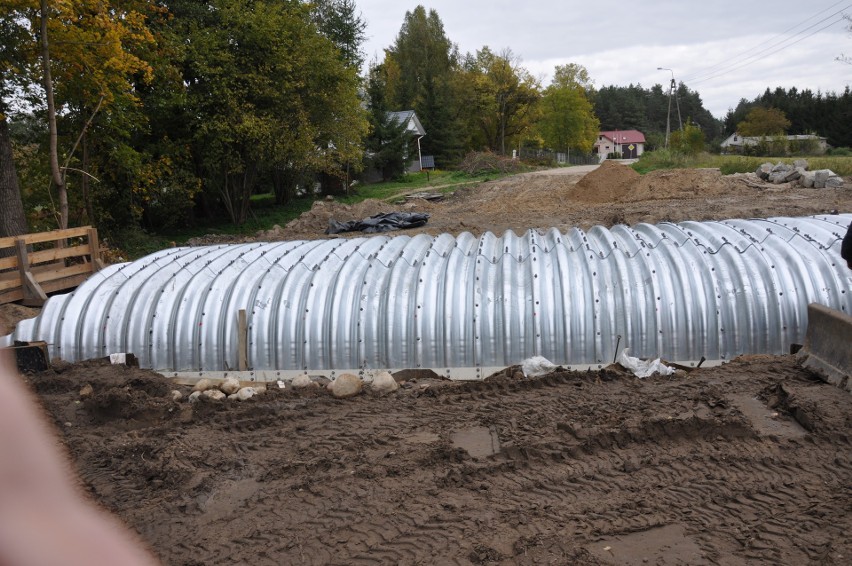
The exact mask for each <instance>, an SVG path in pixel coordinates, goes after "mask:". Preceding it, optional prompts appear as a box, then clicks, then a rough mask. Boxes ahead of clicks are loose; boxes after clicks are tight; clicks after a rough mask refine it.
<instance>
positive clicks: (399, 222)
mask: <svg viewBox="0 0 852 566" xmlns="http://www.w3.org/2000/svg"><path fill="white" fill-rule="evenodd" d="M428 220H429V215H428V214H426V213H425V212H384V213H382V214H376V215H375V216H371V217H369V218H364V219H363V220H351V221H349V222H338V221H336V220H334V219H333V218H332V219H329V221H328V228H326V229H325V233H326V234H339V233H340V232H365V233H367V234H375V233H377V232H391V231H393V230H404V229H406V228H418V227H420V226H423V225H424V224H426V222H427V221H428Z"/></svg>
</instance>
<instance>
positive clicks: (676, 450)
mask: <svg viewBox="0 0 852 566" xmlns="http://www.w3.org/2000/svg"><path fill="white" fill-rule="evenodd" d="M29 382H30V384H31V386H32V388H33V389H34V390H35V391H37V393H38V396H39V398H40V399H41V401H42V402H43V404H44V406H45V407H46V409H47V412H48V415H49V417H50V419H51V420H52V421H53V422H54V423H55V424H56V427H57V428H58V430H59V431H60V432H59V434H60V436H61V438H62V441H63V443H64V445H65V446H66V447H67V449H68V451H69V452H70V453H71V456H72V460H73V462H74V467H75V468H76V470H77V471H78V472H79V474H80V477H81V480H82V482H83V484H84V486H85V488H86V489H87V490H88V491H89V492H90V493H91V494H92V496H93V497H94V498H95V500H97V501H98V502H100V503H101V504H102V505H103V506H104V507H106V508H107V509H109V510H111V511H113V512H115V513H116V514H117V515H118V516H120V517H121V518H122V519H124V520H125V521H126V522H127V523H128V524H129V525H130V526H131V527H132V528H134V529H135V530H137V531H138V532H139V533H140V534H141V536H142V537H143V539H144V540H145V541H146V542H147V543H148V544H149V545H150V547H151V548H152V549H153V551H154V552H155V553H156V554H157V555H158V556H159V557H160V558H161V559H162V561H163V562H164V563H166V564H187V565H202V564H204V565H206V564H270V565H277V564H375V563H380V564H581V565H582V564H640V565H644V564H773V565H774V564H848V563H849V560H850V556H852V542H850V539H849V537H848V533H849V532H850V528H852V519H850V514H849V506H850V495H852V494H850V486H852V451H850V439H849V427H850V415H852V396H850V395H849V394H848V393H845V392H843V391H841V390H839V389H836V388H834V387H832V386H829V385H826V384H823V383H822V382H819V381H816V380H815V379H814V378H813V377H812V376H811V375H810V374H809V373H808V372H807V371H805V370H802V369H801V368H799V367H797V366H796V364H795V361H794V360H793V359H792V358H791V357H751V358H743V359H737V360H734V361H733V362H731V363H729V364H727V365H725V366H723V367H719V368H708V369H700V370H695V371H693V372H692V373H690V374H688V375H687V374H681V375H675V376H672V377H665V378H661V377H656V378H648V379H645V380H639V379H637V378H634V377H632V376H630V375H627V374H625V373H622V372H619V371H618V370H617V369H616V368H609V369H605V370H603V371H601V372H588V373H569V372H557V373H554V374H551V375H549V376H546V377H543V378H538V379H530V380H517V379H511V378H506V377H497V378H491V379H490V380H488V381H486V382H479V383H451V382H437V381H431V382H430V381H418V380H412V381H408V382H406V383H404V385H403V388H402V389H400V390H399V391H398V392H396V393H392V394H390V395H389V396H385V397H378V396H374V395H371V394H369V393H366V394H363V395H361V396H359V397H356V398H354V399H349V400H336V399H334V398H332V397H330V396H329V395H327V394H326V393H325V391H324V390H319V389H315V390H299V391H297V390H290V389H287V390H278V389H270V390H269V391H267V392H266V393H263V394H261V395H259V396H257V397H255V398H253V399H251V400H249V401H247V402H244V403H239V402H236V401H229V402H203V401H202V402H199V403H197V404H195V405H190V404H189V403H188V402H186V401H179V402H173V401H171V398H170V397H169V390H170V389H171V388H172V386H171V385H170V384H169V383H168V382H167V381H166V380H165V379H164V378H162V377H159V376H157V375H155V374H150V373H148V372H145V371H142V370H134V369H129V368H116V367H114V366H103V365H99V364H97V363H88V364H78V365H75V366H70V367H65V368H61V367H60V368H58V371H51V372H47V373H44V374H40V375H35V376H30V377H29ZM86 383H89V384H91V385H92V386H93V390H94V394H93V395H92V396H91V397H88V398H86V399H83V400H81V399H80V396H79V393H78V391H79V389H80V388H81V387H82V385H83V384H86Z"/></svg>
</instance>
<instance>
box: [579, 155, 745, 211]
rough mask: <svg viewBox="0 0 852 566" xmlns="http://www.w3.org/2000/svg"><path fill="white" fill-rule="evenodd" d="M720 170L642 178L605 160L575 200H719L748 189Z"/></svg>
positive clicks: (585, 180)
mask: <svg viewBox="0 0 852 566" xmlns="http://www.w3.org/2000/svg"><path fill="white" fill-rule="evenodd" d="M744 189H745V187H744V186H743V185H742V184H739V183H737V181H736V179H731V178H728V177H725V176H723V175H722V174H721V173H720V172H719V170H718V169H661V170H657V171H651V172H649V173H647V174H645V175H640V174H639V173H637V172H636V171H634V170H633V169H632V168H631V167H628V166H625V165H621V164H619V163H616V162H613V161H604V162H603V163H602V164H601V166H600V167H599V168H598V169H596V170H595V171H592V172H591V173H589V174H588V175H586V176H585V177H583V178H582V179H580V181H579V182H578V183H577V185H576V187H575V189H574V190H573V191H572V194H571V197H572V198H573V199H574V200H577V201H580V202H589V203H608V202H636V201H644V200H664V199H680V198H702V197H716V196H721V195H725V194H733V193H737V192H740V191H742V190H744Z"/></svg>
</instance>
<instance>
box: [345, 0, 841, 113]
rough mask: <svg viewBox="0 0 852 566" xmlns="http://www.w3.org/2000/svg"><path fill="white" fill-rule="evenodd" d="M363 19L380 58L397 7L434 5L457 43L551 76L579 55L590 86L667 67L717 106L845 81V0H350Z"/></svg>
mask: <svg viewBox="0 0 852 566" xmlns="http://www.w3.org/2000/svg"><path fill="white" fill-rule="evenodd" d="M356 4H357V6H358V9H359V10H360V11H361V14H362V16H363V19H364V20H365V21H366V22H367V32H366V33H367V41H366V43H365V45H364V49H365V52H366V55H367V60H368V61H369V60H372V59H373V58H374V57H378V58H379V59H381V58H382V57H383V56H384V54H383V49H385V48H386V47H389V46H390V45H391V44H392V43H393V42H394V40H395V39H396V36H397V34H398V33H399V29H400V26H401V25H402V21H403V18H404V16H405V12H406V11H410V10H413V9H414V8H415V7H416V6H417V5H418V4H422V5H423V6H424V7H425V8H426V9H427V10H429V9H434V10H436V11H437V12H438V15H439V16H440V18H441V21H442V22H443V23H444V31H445V32H446V34H447V37H449V39H450V41H452V42H453V43H455V44H456V45H458V47H459V50H460V51H461V52H462V53H468V52H470V53H473V52H475V51H476V50H478V49H481V48H482V47H483V46H485V45H487V46H488V47H490V48H491V49H492V50H493V51H498V52H499V51H500V50H502V49H504V48H507V47H508V48H510V49H511V50H512V52H513V53H514V54H515V55H517V56H519V57H520V58H521V64H522V65H523V66H524V67H525V68H527V69H528V70H529V71H530V72H532V73H533V75H535V76H537V77H539V78H541V79H542V85H543V86H546V85H547V84H549V83H550V77H551V75H552V73H553V69H554V67H555V66H556V65H561V64H565V63H578V64H580V65H583V66H584V67H586V69H588V70H589V74H590V75H591V77H592V80H593V81H594V83H595V86H596V87H602V86H608V85H617V86H627V85H628V84H630V83H633V84H641V85H642V86H643V87H646V88H648V87H651V86H653V85H654V84H656V83H660V84H665V83H666V82H667V81H669V80H671V73H670V72H669V71H658V70H657V67H667V68H670V69H672V72H673V73H674V77H675V79H676V80H677V81H678V82H680V81H683V82H684V83H685V84H686V85H687V86H688V87H689V88H690V89H692V90H696V91H698V92H699V94H700V95H701V99H702V100H703V101H704V106H705V107H706V108H707V109H708V110H710V112H712V113H713V114H714V115H715V116H716V117H717V118H723V117H724V115H725V113H726V112H727V111H728V109H729V108H733V107H735V106H736V105H737V103H738V102H739V100H740V98H747V99H753V98H755V97H756V96H758V95H759V94H761V93H762V92H763V91H764V90H765V89H766V88H767V87H770V88H772V89H774V88H775V87H777V86H783V87H786V88H789V87H793V86H795V87H798V88H799V89H803V88H810V89H811V90H813V91H814V92H816V91H817V90H820V91H822V92H828V91H835V92H838V93H840V92H842V91H843V89H844V88H845V87H846V86H847V85H849V84H850V83H852V65H848V64H843V63H840V62H838V61H836V60H835V58H836V57H837V56H838V55H840V54H841V53H845V54H847V55H850V56H852V33H850V32H849V31H848V30H847V25H848V23H849V22H848V21H844V20H842V19H841V15H842V14H843V13H845V14H849V15H852V0H844V1H842V2H833V1H831V0H817V1H813V2H809V1H806V0H703V1H700V0H656V1H652V0H634V1H632V2H625V1H624V0H615V1H609V2H594V1H588V0H586V1H583V2H579V1H576V0H561V1H559V0H539V1H538V2H535V1H533V2H519V1H514V2H509V1H506V0H487V1H486V0H431V1H428V2H426V1H424V2H413V1H412V2H409V1H404V0H403V1H400V0H356Z"/></svg>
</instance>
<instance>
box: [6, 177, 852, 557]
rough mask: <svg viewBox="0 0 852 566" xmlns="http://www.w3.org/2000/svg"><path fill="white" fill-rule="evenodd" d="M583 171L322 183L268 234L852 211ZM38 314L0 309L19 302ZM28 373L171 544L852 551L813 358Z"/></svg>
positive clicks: (846, 484) (309, 549)
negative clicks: (202, 385)
mask: <svg viewBox="0 0 852 566" xmlns="http://www.w3.org/2000/svg"><path fill="white" fill-rule="evenodd" d="M582 172H583V171H582V170H580V169H578V168H572V169H564V170H559V171H558V172H557V173H558V174H551V173H535V174H528V175H522V176H518V177H513V178H508V179H502V180H499V181H494V182H491V183H486V184H483V185H480V186H478V187H475V188H471V189H464V190H461V191H458V192H456V193H455V194H453V195H452V196H451V197H450V198H448V199H447V200H446V201H444V202H440V203H428V202H422V203H418V202H411V203H407V204H401V205H400V204H389V203H378V202H375V201H373V202H366V203H362V204H359V205H355V206H349V207H347V206H343V205H340V204H337V203H318V204H317V205H316V206H315V207H314V208H313V210H311V211H310V212H308V213H306V214H305V215H303V216H302V217H301V218H300V219H298V220H296V221H294V222H293V223H291V224H290V225H288V226H287V227H283V228H281V229H276V230H273V231H271V232H270V233H267V234H262V235H260V236H259V237H258V238H259V239H260V238H263V239H295V238H311V239H313V238H320V237H324V234H323V233H322V231H323V230H324V229H325V226H326V225H327V223H328V219H329V218H330V217H334V218H336V219H337V220H352V219H359V218H363V217H365V216H370V215H371V214H375V213H377V212H383V211H390V210H399V209H400V208H402V209H404V210H419V211H427V212H430V214H432V217H431V219H430V222H429V224H428V225H427V226H426V227H424V228H422V229H420V230H419V231H423V232H427V233H435V234H436V233H440V232H452V233H459V232H463V231H470V232H473V233H481V232H482V231H485V230H490V231H494V232H497V233H502V232H503V231H504V230H508V229H513V230H515V232H516V233H522V232H524V231H525V230H526V229H527V228H533V229H546V228H549V227H551V226H556V227H558V228H560V229H562V230H567V229H568V228H571V227H573V226H579V227H581V228H588V227H590V226H592V225H595V224H603V225H607V226H611V225H612V224H615V223H627V224H635V223H637V222H659V221H662V220H671V221H679V220H685V219H693V220H707V219H723V218H735V217H767V216H774V215H785V216H786V215H791V216H794V215H806V214H817V213H827V212H831V211H834V210H837V211H839V212H852V191H850V190H849V189H839V190H814V189H796V188H791V187H789V186H772V187H761V188H755V187H754V186H751V185H750V184H749V183H752V185H753V184H754V183H753V179H749V178H748V177H743V176H734V177H722V176H721V175H719V173H718V171H712V170H701V171H667V172H658V173H652V174H649V175H645V176H643V177H641V178H640V177H639V176H638V175H636V174H635V173H634V172H633V171H632V170H630V169H628V168H626V167H624V166H622V165H618V164H614V163H610V164H604V166H602V167H600V168H599V169H596V170H594V171H591V172H590V173H588V174H587V175H586V176H585V177H583V176H582V175H580V174H578V173H582ZM406 233H409V234H410V233H416V232H406ZM353 235H359V234H353ZM214 239H215V240H216V241H221V238H214ZM32 314H34V311H30V310H27V309H23V308H22V307H18V308H17V309H16V308H12V307H0V323H2V324H4V325H6V326H7V328H9V327H10V326H11V325H13V324H14V322H15V321H16V320H17V319H19V318H21V317H23V316H31V315H32ZM507 375H513V373H512V372H511V371H510V372H509V373H508V374H507ZM27 379H28V382H29V384H30V386H31V387H32V388H33V390H34V391H36V393H37V396H38V398H39V400H40V401H41V403H42V404H43V406H44V407H45V409H46V413H47V415H48V418H49V420H50V421H51V422H52V423H54V424H55V426H56V428H57V431H58V434H59V435H60V438H61V439H62V443H63V445H64V446H65V447H66V448H67V450H68V452H69V454H70V456H71V460H72V462H73V469H74V470H75V471H76V472H77V473H78V474H79V476H80V478H81V482H82V485H83V487H84V489H86V490H87V491H88V492H89V493H90V494H91V495H92V497H93V498H94V500H95V501H97V502H99V503H100V504H101V505H103V506H104V507H105V508H107V509H108V510H110V511H112V512H114V513H115V514H116V515H118V516H119V517H121V518H122V519H123V520H124V521H126V522H127V524H128V525H130V527H131V528H133V529H135V530H136V531H137V532H138V533H139V534H140V535H141V536H142V538H143V540H144V541H145V542H146V544H148V545H149V546H150V547H151V549H152V550H153V552H154V553H156V554H157V555H158V556H159V557H160V558H161V559H162V561H163V562H164V563H165V564H175V565H207V564H257V565H263V564H270V565H277V564H347V565H348V564H377V563H378V564H506V565H509V564H579V565H586V564H638V565H645V564H718V565H736V564H753V565H757V564H760V565H763V564H766V565H769V564H772V565H775V564H814V565H816V564H823V565H824V564H837V565H840V564H849V563H852V541H850V538H849V533H850V532H852V519H850V508H852V450H850V435H849V430H850V419H851V418H852V401H851V400H852V396H850V395H849V394H848V393H846V392H844V391H842V390H840V389H837V388H834V387H832V386H829V385H826V384H824V383H822V382H820V381H818V380H816V379H815V378H814V376H813V375H811V374H810V373H809V372H808V371H807V370H804V369H802V368H800V367H798V366H797V365H796V363H795V360H794V359H793V358H791V357H783V356H782V357H769V356H766V357H762V356H757V357H749V358H739V359H736V360H734V361H732V362H731V363H728V364H726V365H724V366H722V367H719V368H702V369H699V370H696V371H693V372H692V373H690V374H676V375H675V376H672V377H665V378H662V377H652V378H648V379H645V380H639V379H637V378H635V377H633V376H631V375H629V374H626V373H623V372H620V371H618V370H617V369H606V370H603V371H601V372H590V373H567V372H557V373H555V374H551V375H549V376H546V377H543V378H538V379H529V380H527V379H513V378H508V377H500V378H495V379H492V380H489V381H487V382H479V383H448V382H438V381H430V380H422V379H421V380H416V379H415V380H410V381H407V382H405V383H403V386H402V388H401V389H400V390H399V391H397V392H396V393H392V394H390V395H388V396H384V397H380V396H374V395H372V394H370V393H365V394H362V395H360V396H358V397H356V398H353V399H348V400H336V399H334V398H332V397H331V396H330V395H328V394H327V393H326V391H325V389H320V388H315V389H307V390H294V389H292V388H289V387H288V388H286V389H284V390H280V389H277V388H272V389H270V390H268V391H266V392H264V393H262V394H260V395H258V396H257V397H255V398H252V399H250V400H248V401H246V402H244V403H240V402H236V401H225V402H212V401H205V400H201V401H200V402H198V403H197V404H190V403H188V402H187V401H186V400H185V399H186V395H187V394H188V393H189V391H188V390H187V389H186V388H182V390H183V395H184V398H183V400H180V401H172V399H171V395H170V391H171V390H172V389H173V388H174V387H175V386H174V385H172V384H171V383H169V382H168V381H167V380H165V378H162V377H160V376H157V375H156V374H152V373H150V372H146V371H142V370H138V369H130V368H124V367H120V366H109V365H102V364H100V363H98V362H87V363H82V364H76V365H74V366H62V365H60V366H58V367H57V368H56V369H55V370H51V371H49V372H46V373H43V374H38V375H32V376H28V378H27ZM86 384H90V385H91V386H92V389H93V393H92V395H91V396H88V397H86V398H83V397H81V395H80V390H81V389H82V388H83V387H84V385H86Z"/></svg>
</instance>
